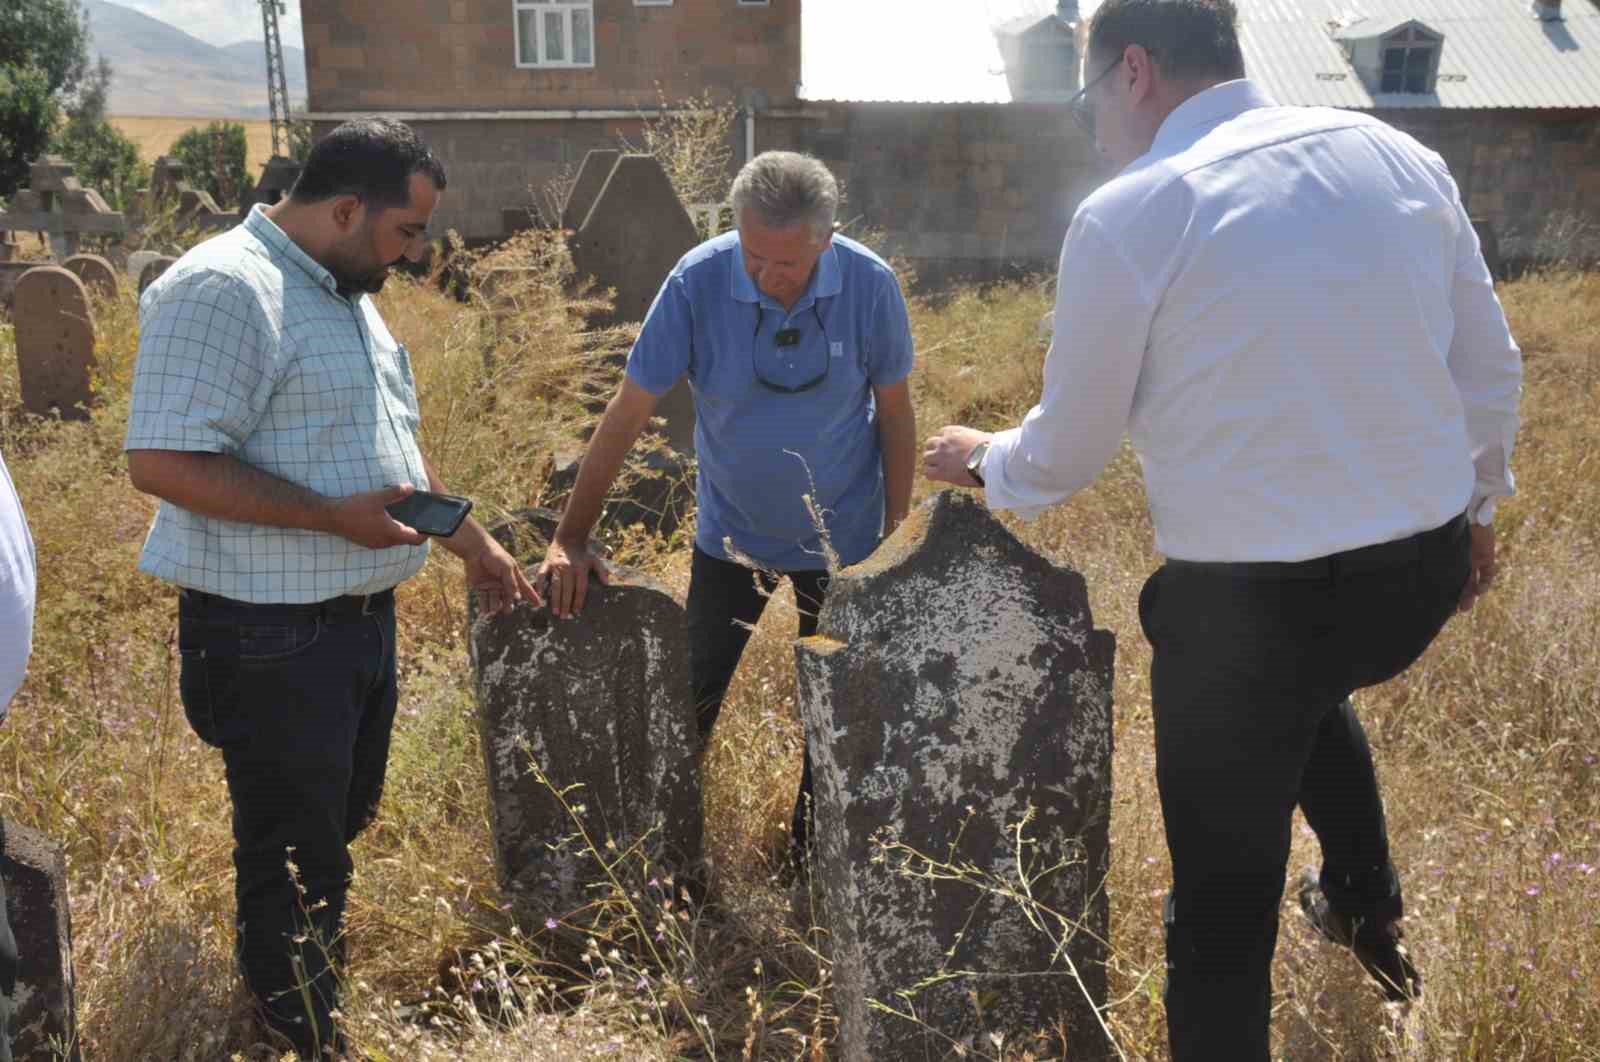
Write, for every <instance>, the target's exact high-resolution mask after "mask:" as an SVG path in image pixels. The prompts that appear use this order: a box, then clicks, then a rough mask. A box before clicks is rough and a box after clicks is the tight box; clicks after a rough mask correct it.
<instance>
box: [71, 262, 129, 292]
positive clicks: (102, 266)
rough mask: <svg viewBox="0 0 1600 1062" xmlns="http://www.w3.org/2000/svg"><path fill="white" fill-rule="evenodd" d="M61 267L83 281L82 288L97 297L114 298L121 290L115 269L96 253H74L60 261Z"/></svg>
mask: <svg viewBox="0 0 1600 1062" xmlns="http://www.w3.org/2000/svg"><path fill="white" fill-rule="evenodd" d="M61 268H62V269H65V270H66V271H67V272H69V273H71V274H72V275H73V276H75V277H77V278H78V279H79V280H81V281H83V286H84V288H86V289H87V290H88V291H90V292H93V293H94V294H95V295H96V296H97V297H99V298H102V299H114V298H116V297H117V293H118V292H119V291H120V290H121V285H120V284H119V283H118V282H117V271H116V270H115V269H113V268H112V266H111V263H110V262H108V261H106V260H105V259H104V258H102V257H100V256H99V255H97V254H75V255H73V256H72V257H71V258H68V259H67V260H66V261H64V262H62V263H61Z"/></svg>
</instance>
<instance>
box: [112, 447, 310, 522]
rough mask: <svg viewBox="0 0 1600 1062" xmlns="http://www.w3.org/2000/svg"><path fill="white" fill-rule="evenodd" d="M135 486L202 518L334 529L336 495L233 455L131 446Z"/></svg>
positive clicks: (129, 469)
mask: <svg viewBox="0 0 1600 1062" xmlns="http://www.w3.org/2000/svg"><path fill="white" fill-rule="evenodd" d="M128 472H129V475H130V477H131V478H132V479H133V485H134V486H135V487H136V488H137V489H139V490H141V491H143V492H144V493H146V494H153V495H155V496H156V497H158V498H161V499H162V500H163V501H168V502H171V503H172V504H173V505H176V506H178V507H179V508H182V509H187V510H189V511H190V512H193V513H199V514H200V515H202V516H209V517H212V518H214V519H217V520H231V521H234V522H235V523H242V524H261V525H264V526H267V527H288V528H296V529H299V530H305V531H331V530H333V505H332V499H330V498H327V497H325V496H324V495H321V494H318V493H317V492H316V491H314V490H310V489H308V488H306V487H302V486H300V485H299V484H297V483H291V482H289V481H288V480H286V479H280V478H279V477H277V476H274V475H272V474H271V473H270V472H263V471H262V470H261V469H259V468H255V467H253V466H251V465H247V464H245V463H244V462H243V461H240V460H239V459H238V458H236V457H234V456H232V455H231V454H213V453H202V452H198V451H182V450H130V451H129V452H128Z"/></svg>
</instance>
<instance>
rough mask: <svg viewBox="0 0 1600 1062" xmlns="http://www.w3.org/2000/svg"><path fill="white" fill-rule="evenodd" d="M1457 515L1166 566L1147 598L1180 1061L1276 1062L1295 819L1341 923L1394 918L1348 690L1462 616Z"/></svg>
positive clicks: (1461, 526)
mask: <svg viewBox="0 0 1600 1062" xmlns="http://www.w3.org/2000/svg"><path fill="white" fill-rule="evenodd" d="M1468 564H1469V561H1468V536H1467V527H1466V522H1465V520H1464V519H1459V518H1458V519H1457V520H1455V521H1452V522H1451V523H1450V524H1447V525H1445V526H1444V527H1442V528H1439V529H1437V530H1434V531H1428V532H1424V533H1423V534H1420V535H1416V536H1414V537H1412V538H1409V539H1406V540H1404V541H1402V542H1394V543H1386V544H1384V545H1382V546H1378V547H1368V548H1366V549H1360V550H1351V551H1349V552H1348V553H1344V554H1337V555H1335V556H1333V557H1329V558H1324V559H1322V560H1320V561H1307V562H1303V563H1301V564H1295V565H1270V564H1259V565H1243V566H1220V565H1205V564H1198V565H1197V564H1185V563H1183V562H1175V561H1169V562H1168V563H1167V565H1166V566H1165V567H1163V568H1161V569H1160V570H1159V571H1157V572H1156V573H1155V574H1154V575H1152V576H1151V577H1150V579H1149V581H1148V582H1147V583H1146V584H1145V587H1144V591H1143V593H1142V594H1141V595H1140V598H1139V616H1140V619H1141V621H1142V622H1143V624H1144V630H1145V635H1146V637H1148V638H1149V640H1150V644H1151V646H1152V648H1153V650H1154V653H1153V656H1152V658H1151V663H1150V697H1151V702H1152V706H1153V708H1154V715H1155V730H1156V782H1157V786H1158V788H1159V790H1160V794H1161V812H1162V817H1163V818H1164V820H1165V823H1166V831H1167V847H1168V849H1169V850H1170V852H1171V855H1172V894H1171V896H1170V897H1169V899H1168V905H1167V925H1166V931H1167V991H1166V1006H1167V1031H1168V1037H1169V1039H1170V1041H1171V1045H1172V1057H1173V1059H1174V1060H1175V1062H1212V1060H1214V1059H1229V1060H1230V1062H1231V1060H1237V1062H1267V1058H1268V1039H1267V1034H1268V1017H1269V1015H1270V1013H1271V999H1272V982H1271V977H1270V970H1271V963H1272V952H1273V948H1274V946H1275V944H1276V942H1277V934H1278V905H1279V902H1280V901H1281V899H1282V895H1283V884H1284V872H1285V870H1286V869H1287V864H1288V858H1289V841H1290V823H1291V821H1292V816H1293V814H1294V809H1295V806H1296V805H1297V804H1298V805H1299V806H1300V808H1301V810H1302V811H1304V813H1305V816H1306V821H1307V822H1308V823H1309V824H1310V826H1311V828H1312V830H1313V831H1314V832H1315V833H1316V835H1317V840H1318V841H1319V842H1320V843H1321V845H1322V859H1323V863H1322V874H1321V881H1322V888H1323V891H1324V893H1326V895H1327V897H1328V902H1329V904H1330V905H1331V906H1333V907H1334V908H1335V909H1336V910H1338V911H1340V912H1342V913H1345V914H1349V915H1360V916H1361V917H1363V918H1367V919H1372V920H1374V921H1377V922H1380V923H1386V922H1389V921H1392V920H1394V919H1395V918H1398V917H1400V915H1401V913H1402V900H1401V893H1400V885H1399V877H1398V875H1397V874H1396V873H1395V869H1394V867H1393V865H1392V863H1391V862H1390V858H1389V839H1388V834H1387V828H1386V825H1385V822H1384V814H1383V801H1382V799H1381V798H1380V796H1379V793H1378V777H1377V772H1376V771H1375V770H1374V769H1373V764H1372V752H1371V750H1370V749H1369V748H1368V745H1367V737H1366V734H1365V733H1364V732H1363V730H1362V727H1361V721H1360V720H1359V719H1358V718H1357V717H1356V713H1355V708H1354V706H1353V705H1352V704H1351V703H1350V700H1349V695H1350V694H1351V692H1352V691H1354V690H1357V689H1360V688H1362V687H1364V686H1371V685H1375V684H1377V683H1379V682H1384V681H1387V680H1388V679H1391V678H1393V677H1394V676H1396V675H1398V674H1399V673H1400V672H1402V671H1404V670H1405V669H1406V668H1407V667H1409V666H1411V664H1412V662H1414V661H1415V660H1416V659H1417V657H1419V656H1420V655H1422V652H1423V650H1425V649H1426V648H1427V647H1428V645H1429V643H1431V642H1432V641H1433V639H1434V637H1435V636H1437V635H1438V633H1439V631H1440V629H1441V628H1443V627H1444V624H1445V621H1446V620H1448V619H1449V618H1450V615H1451V614H1452V613H1453V612H1454V611H1455V608H1456V603H1457V601H1458V599H1459V598H1460V595H1461V589H1462V587H1463V586H1464V585H1465V584H1466V579H1467V571H1468Z"/></svg>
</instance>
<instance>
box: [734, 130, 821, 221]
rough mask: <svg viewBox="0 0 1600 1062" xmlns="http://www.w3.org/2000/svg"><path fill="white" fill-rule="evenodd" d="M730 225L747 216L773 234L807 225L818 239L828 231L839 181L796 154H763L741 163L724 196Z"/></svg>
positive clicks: (818, 166) (817, 165)
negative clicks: (729, 208)
mask: <svg viewBox="0 0 1600 1062" xmlns="http://www.w3.org/2000/svg"><path fill="white" fill-rule="evenodd" d="M729 200H730V201H731V202H732V204H733V217H734V220H735V222H737V221H739V220H741V219H743V217H744V213H745V211H746V210H749V211H752V212H753V213H754V214H755V216H756V218H757V219H758V220H759V221H760V222H761V223H762V224H763V225H769V226H771V227H772V228H775V229H786V228H789V227H790V226H792V225H809V226H811V231H812V233H813V234H814V235H815V236H816V237H817V239H819V240H820V239H822V238H823V237H825V236H827V235H828V234H829V233H831V232H832V231H833V219H834V216H835V215H836V214H837V213H838V210H839V182H838V181H836V180H834V177H833V174H831V173H829V172H828V167H826V166H824V165H823V164H822V163H821V162H820V161H818V160H817V159H815V158H813V157H812V156H810V155H802V154H800V153H799V152H795V151H763V152H762V153H761V154H759V155H757V156H756V157H755V158H753V159H751V160H750V161H749V162H747V163H745V164H744V168H743V169H741V170H740V171H739V176H737V177H735V178H734V179H733V190H732V191H731V192H730V193H729Z"/></svg>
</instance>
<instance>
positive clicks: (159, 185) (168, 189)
mask: <svg viewBox="0 0 1600 1062" xmlns="http://www.w3.org/2000/svg"><path fill="white" fill-rule="evenodd" d="M188 173H189V170H188V167H187V166H185V165H184V164H183V162H182V160H180V159H178V158H177V157H176V156H173V155H162V156H161V157H160V158H158V159H156V161H155V162H154V163H152V164H151V166H150V196H151V198H152V199H153V200H155V201H156V202H161V201H163V200H166V199H169V198H171V199H176V198H177V197H178V190H179V188H181V187H184V186H185V185H186V184H187V183H188Z"/></svg>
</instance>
